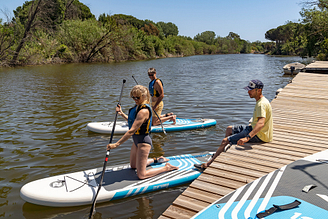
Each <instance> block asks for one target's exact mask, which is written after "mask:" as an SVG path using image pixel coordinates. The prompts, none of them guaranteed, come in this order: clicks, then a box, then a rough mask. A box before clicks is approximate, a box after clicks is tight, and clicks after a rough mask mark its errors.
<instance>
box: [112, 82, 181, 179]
mask: <svg viewBox="0 0 328 219" xmlns="http://www.w3.org/2000/svg"><path fill="white" fill-rule="evenodd" d="M130 96H131V98H132V99H133V100H134V101H135V103H136V105H135V106H134V107H132V108H131V109H130V110H129V115H126V114H124V113H123V112H122V109H121V106H120V105H118V106H117V107H116V111H117V112H118V114H120V115H121V116H122V117H123V118H124V119H125V120H127V121H128V124H129V131H127V132H126V133H125V134H124V135H123V137H122V138H121V139H120V140H118V141H117V142H116V143H113V144H108V145H107V149H108V150H110V149H114V148H116V147H118V146H119V145H121V144H123V143H124V142H125V141H126V140H128V139H129V138H130V137H131V136H132V139H133V144H132V147H131V152H130V165H131V168H134V169H137V175H138V178H139V179H146V178H149V177H152V176H155V175H157V174H160V173H163V172H167V171H171V170H176V169H178V167H175V166H172V165H171V164H169V163H166V165H165V166H164V167H162V168H150V169H148V170H146V167H147V166H148V165H150V164H152V163H157V162H161V163H162V162H167V161H169V160H168V159H167V158H165V157H160V158H157V159H156V158H155V159H148V156H149V152H150V149H151V146H152V140H151V138H150V136H149V132H150V129H151V122H152V111H151V107H150V105H149V101H150V94H149V91H148V89H147V88H146V87H144V86H142V85H136V86H134V87H133V88H132V90H131V92H130Z"/></svg>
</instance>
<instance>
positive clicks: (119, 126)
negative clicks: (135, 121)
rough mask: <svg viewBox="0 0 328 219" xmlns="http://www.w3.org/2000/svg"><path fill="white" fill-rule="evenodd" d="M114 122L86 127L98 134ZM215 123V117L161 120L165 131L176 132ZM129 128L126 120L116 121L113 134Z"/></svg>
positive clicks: (107, 131) (157, 128)
mask: <svg viewBox="0 0 328 219" xmlns="http://www.w3.org/2000/svg"><path fill="white" fill-rule="evenodd" d="M113 125H114V122H91V123H88V125H87V129H88V130H89V131H92V132H96V133H100V134H111V132H112V130H113ZM214 125H216V120H215V119H181V118H177V119H176V124H175V125H173V122H171V121H165V122H163V127H164V130H165V131H166V132H176V131H186V130H193V129H202V128H208V127H211V126H214ZM128 130H129V127H128V123H127V122H120V121H117V122H116V126H115V131H114V132H115V134H124V133H125V132H127V131H128ZM151 132H153V133H158V132H163V130H162V126H161V125H157V126H152V127H151Z"/></svg>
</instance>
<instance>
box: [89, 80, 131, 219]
mask: <svg viewBox="0 0 328 219" xmlns="http://www.w3.org/2000/svg"><path fill="white" fill-rule="evenodd" d="M125 82H126V80H123V84H122V89H121V94H120V99H119V101H118V104H117V105H121V99H122V94H123V88H124V84H125ZM117 114H118V112H117V111H116V113H115V119H114V124H113V128H112V133H111V135H110V140H109V144H110V143H112V140H113V136H114V131H115V126H116V120H117ZM109 154H110V150H107V151H106V157H105V161H104V165H103V169H102V172H101V177H100V181H99V185H98V190H97V193H96V195H95V197H94V199H93V202H92V206H91V209H90V213H89V219H91V218H92V215H93V213H94V211H95V208H96V200H97V196H98V194H99V191H100V189H101V185H102V182H103V180H104V175H105V170H106V164H107V161H108V157H109Z"/></svg>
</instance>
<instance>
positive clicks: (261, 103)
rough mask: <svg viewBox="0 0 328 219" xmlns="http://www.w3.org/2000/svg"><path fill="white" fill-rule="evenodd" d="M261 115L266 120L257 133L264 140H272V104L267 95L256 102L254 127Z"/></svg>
mask: <svg viewBox="0 0 328 219" xmlns="http://www.w3.org/2000/svg"><path fill="white" fill-rule="evenodd" d="M259 117H264V118H265V122H264V126H263V128H262V129H261V130H260V131H259V132H258V133H257V134H256V135H257V137H259V138H260V139H261V140H262V141H264V142H270V141H272V136H273V122H272V108H271V104H270V102H269V101H268V99H266V98H265V97H262V98H261V99H259V100H258V101H257V102H256V105H255V107H254V112H253V121H252V124H251V125H252V128H253V129H254V127H255V125H256V123H257V120H258V118H259Z"/></svg>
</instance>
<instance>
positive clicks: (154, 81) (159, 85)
mask: <svg viewBox="0 0 328 219" xmlns="http://www.w3.org/2000/svg"><path fill="white" fill-rule="evenodd" d="M148 77H149V78H150V80H151V81H150V82H149V92H150V96H151V105H152V109H153V115H154V117H153V123H152V125H159V124H161V121H160V120H159V118H158V117H157V116H159V117H160V119H161V120H162V122H165V121H168V120H169V121H172V122H173V125H175V123H176V115H173V113H166V114H164V115H161V114H162V110H163V107H164V103H163V98H164V88H163V82H162V80H161V79H159V78H157V77H156V69H155V68H149V69H148ZM154 111H155V112H156V113H155V112H154Z"/></svg>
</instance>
